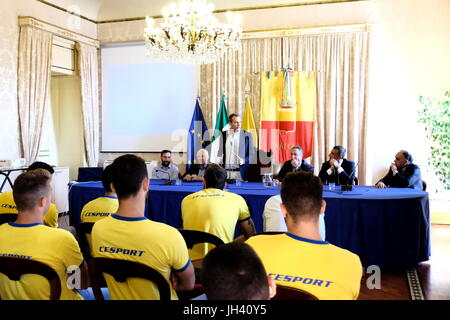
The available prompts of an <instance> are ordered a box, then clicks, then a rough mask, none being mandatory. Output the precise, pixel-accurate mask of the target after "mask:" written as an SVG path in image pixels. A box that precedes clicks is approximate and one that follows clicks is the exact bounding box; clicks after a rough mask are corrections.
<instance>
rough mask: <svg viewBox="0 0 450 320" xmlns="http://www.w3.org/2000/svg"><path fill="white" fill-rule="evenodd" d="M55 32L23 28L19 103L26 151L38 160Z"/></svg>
mask: <svg viewBox="0 0 450 320" xmlns="http://www.w3.org/2000/svg"><path fill="white" fill-rule="evenodd" d="M52 41H53V36H52V34H51V33H49V32H46V31H42V30H39V29H35V28H32V27H22V28H21V29H20V36H19V70H18V106H19V123H20V135H21V137H20V139H21V147H22V154H23V156H24V157H25V160H26V164H27V165H30V164H31V163H33V162H34V161H36V159H37V157H38V154H39V148H40V145H41V137H42V128H43V124H44V117H45V114H46V113H47V110H48V106H49V99H50V79H51V78H50V77H51V57H52Z"/></svg>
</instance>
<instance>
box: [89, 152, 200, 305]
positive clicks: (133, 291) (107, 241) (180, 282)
mask: <svg viewBox="0 0 450 320" xmlns="http://www.w3.org/2000/svg"><path fill="white" fill-rule="evenodd" d="M111 168H112V184H113V191H115V192H116V193H117V197H118V198H119V209H118V210H117V213H115V214H113V215H110V216H108V217H106V218H104V219H101V220H99V221H97V222H96V223H95V224H94V227H93V228H92V251H93V255H94V257H104V258H113V259H121V260H127V261H133V262H138V263H142V264H145V265H148V266H150V267H152V268H153V269H156V270H158V272H159V273H161V275H162V276H163V277H164V278H166V280H167V282H169V284H170V290H171V297H172V299H177V298H178V297H177V294H176V292H175V290H192V288H193V287H194V280H195V277H194V268H193V266H192V263H191V261H190V259H189V253H188V250H187V247H186V242H185V241H184V239H183V237H182V236H181V234H180V233H179V232H178V230H177V229H175V228H173V227H171V226H169V225H166V224H164V223H159V222H154V221H151V220H149V219H147V218H146V217H145V216H144V212H145V200H146V197H147V192H148V177H147V167H146V165H145V162H144V160H143V159H141V158H139V157H136V156H134V155H130V154H127V155H123V156H120V157H118V158H117V159H116V160H114V162H113V163H112V164H111ZM105 280H106V283H107V285H108V289H109V292H110V295H111V299H113V300H141V299H142V300H155V299H158V298H159V293H158V290H157V288H156V287H155V286H153V285H152V284H151V282H149V281H147V280H144V279H138V278H132V279H128V280H127V281H126V282H117V281H115V280H114V278H113V277H111V276H110V275H108V274H105Z"/></svg>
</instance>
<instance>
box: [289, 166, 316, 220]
mask: <svg viewBox="0 0 450 320" xmlns="http://www.w3.org/2000/svg"><path fill="white" fill-rule="evenodd" d="M322 193H323V185H322V181H320V179H319V177H316V176H315V175H313V173H312V172H304V171H299V172H290V173H288V174H287V175H286V177H284V179H283V183H282V184H281V192H280V194H281V200H282V202H283V204H284V206H285V207H286V210H287V212H288V213H289V214H290V215H291V217H292V218H294V221H297V218H300V219H303V218H305V219H307V220H309V219H311V218H314V217H317V216H319V214H320V208H321V206H322Z"/></svg>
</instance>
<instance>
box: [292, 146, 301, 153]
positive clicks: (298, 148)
mask: <svg viewBox="0 0 450 320" xmlns="http://www.w3.org/2000/svg"><path fill="white" fill-rule="evenodd" d="M292 149H297V150H298V151H300V153H301V154H303V148H302V147H300V146H293V147H292V148H291V150H292Z"/></svg>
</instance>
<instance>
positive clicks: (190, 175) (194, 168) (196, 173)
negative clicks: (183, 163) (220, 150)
mask: <svg viewBox="0 0 450 320" xmlns="http://www.w3.org/2000/svg"><path fill="white" fill-rule="evenodd" d="M208 160H209V153H208V151H207V150H206V149H200V150H198V151H197V161H198V163H193V164H191V166H190V167H189V170H188V171H187V172H186V173H185V174H184V176H183V180H185V181H203V177H204V176H205V171H206V168H208Z"/></svg>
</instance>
